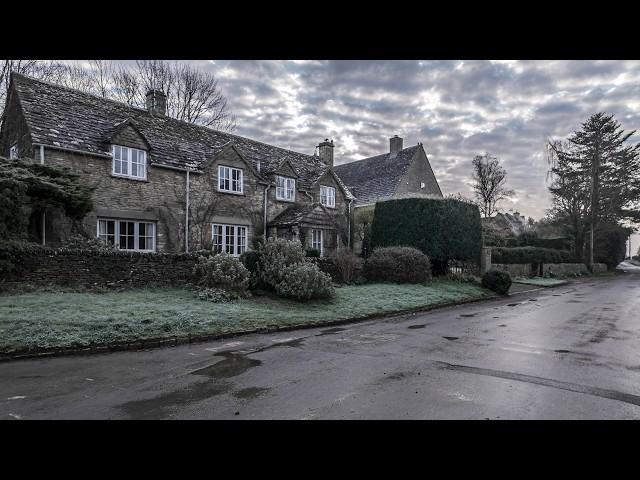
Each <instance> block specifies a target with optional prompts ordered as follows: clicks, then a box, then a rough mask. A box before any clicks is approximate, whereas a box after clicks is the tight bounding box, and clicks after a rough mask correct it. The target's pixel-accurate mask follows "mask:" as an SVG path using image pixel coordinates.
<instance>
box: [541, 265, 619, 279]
mask: <svg viewBox="0 0 640 480" xmlns="http://www.w3.org/2000/svg"><path fill="white" fill-rule="evenodd" d="M604 268H605V271H606V270H607V267H606V265H605V267H604ZM588 273H589V269H588V268H587V266H586V265H585V264H584V263H545V264H543V266H542V274H543V275H550V276H555V277H564V276H567V275H586V274H588Z"/></svg>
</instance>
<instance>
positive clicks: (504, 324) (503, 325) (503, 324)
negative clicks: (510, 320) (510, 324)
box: [498, 323, 507, 327]
mask: <svg viewBox="0 0 640 480" xmlns="http://www.w3.org/2000/svg"><path fill="white" fill-rule="evenodd" d="M498 326H499V327H506V326H507V324H506V323H502V324H500V325H498Z"/></svg>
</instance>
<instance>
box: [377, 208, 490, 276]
mask: <svg viewBox="0 0 640 480" xmlns="http://www.w3.org/2000/svg"><path fill="white" fill-rule="evenodd" d="M481 232H482V226H481V223H480V212H479V211H478V207H476V206H475V205H472V204H470V203H467V202H464V201H460V200H455V199H451V198H447V199H431V198H404V199H399V200H388V201H386V202H378V203H377V204H376V207H375V210H374V214H373V224H372V226H371V244H372V247H373V248H376V247H391V246H408V247H415V248H417V249H419V250H422V252H424V253H425V254H426V255H427V256H428V257H429V258H430V260H431V262H432V264H433V267H434V272H435V273H442V272H443V270H444V268H445V267H446V264H447V262H448V261H450V260H459V261H472V262H476V263H479V262H480V250H481V248H482V233H481Z"/></svg>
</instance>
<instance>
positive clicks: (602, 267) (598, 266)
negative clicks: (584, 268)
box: [593, 263, 609, 273]
mask: <svg viewBox="0 0 640 480" xmlns="http://www.w3.org/2000/svg"><path fill="white" fill-rule="evenodd" d="M608 270H609V269H608V268H607V264H606V263H594V264H593V273H606V272H607V271H608Z"/></svg>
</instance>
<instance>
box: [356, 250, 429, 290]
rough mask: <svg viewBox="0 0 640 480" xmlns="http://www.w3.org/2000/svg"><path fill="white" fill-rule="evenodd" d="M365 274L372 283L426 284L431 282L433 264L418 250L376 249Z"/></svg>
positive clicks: (365, 266) (368, 262)
mask: <svg viewBox="0 0 640 480" xmlns="http://www.w3.org/2000/svg"><path fill="white" fill-rule="evenodd" d="M363 273H364V276H365V277H366V278H367V280H369V281H371V282H394V283H424V282H428V281H429V280H431V262H429V257H427V256H426V255H425V254H424V253H422V252H421V251H420V250H418V249H417V248H413V247H384V248H376V249H375V250H374V251H373V253H372V254H371V255H370V256H369V258H367V261H366V262H365V264H364V271H363Z"/></svg>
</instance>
